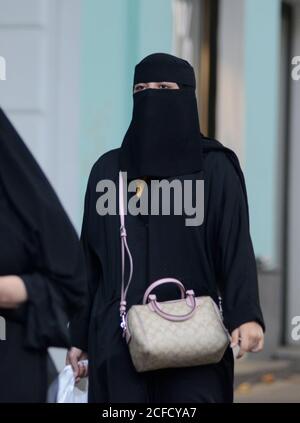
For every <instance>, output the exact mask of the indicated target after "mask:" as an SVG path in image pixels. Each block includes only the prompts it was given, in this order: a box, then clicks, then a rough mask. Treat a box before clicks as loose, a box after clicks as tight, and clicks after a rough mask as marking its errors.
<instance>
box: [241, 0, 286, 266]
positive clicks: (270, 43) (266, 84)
mask: <svg viewBox="0 0 300 423" xmlns="http://www.w3.org/2000/svg"><path fill="white" fill-rule="evenodd" d="M280 5H281V2H280V0H263V1H262V0H246V7H245V69H246V70H245V72H246V74H245V90H246V168H245V177H246V181H247V189H248V195H249V203H250V219H251V220H250V224H251V234H252V239H253V244H254V248H255V252H256V254H257V255H261V256H263V257H266V258H267V259H270V260H271V263H273V264H275V261H276V230H277V228H276V176H277V175H276V172H277V169H276V166H277V161H276V160H277V152H278V135H277V134H278V109H279V107H278V101H279V98H278V91H279V90H278V87H279V69H280V67H279V54H280Z"/></svg>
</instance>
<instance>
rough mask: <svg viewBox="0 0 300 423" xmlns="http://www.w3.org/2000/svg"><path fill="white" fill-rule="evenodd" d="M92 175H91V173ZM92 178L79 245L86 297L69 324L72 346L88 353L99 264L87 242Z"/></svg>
mask: <svg viewBox="0 0 300 423" xmlns="http://www.w3.org/2000/svg"><path fill="white" fill-rule="evenodd" d="M91 174H92V173H91ZM91 181H92V176H91V175H90V178H89V182H88V185H87V190H86V194H85V202H84V215H83V223H82V229H81V237H80V239H81V245H82V247H83V251H84V257H85V268H86V278H87V285H88V290H87V297H86V302H85V307H84V309H83V310H82V311H81V312H79V313H77V315H76V316H75V317H74V318H73V319H72V321H71V323H70V330H71V339H72V346H74V347H77V348H80V349H82V350H83V351H86V352H87V351H88V332H89V322H90V315H91V309H92V304H93V298H94V295H95V292H96V289H97V286H98V285H99V283H100V278H101V274H102V271H101V263H100V260H99V259H98V257H97V256H96V255H95V253H94V251H93V249H92V248H91V245H90V242H89V228H90V227H91V226H92V221H93V215H94V214H95V210H96V205H95V204H94V205H93V204H92V192H91V187H92V182H91ZM93 207H94V208H93Z"/></svg>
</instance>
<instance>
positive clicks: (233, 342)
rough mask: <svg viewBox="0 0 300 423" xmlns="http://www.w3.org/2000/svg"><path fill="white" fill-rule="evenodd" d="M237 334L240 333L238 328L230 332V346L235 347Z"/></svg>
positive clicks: (237, 340)
mask: <svg viewBox="0 0 300 423" xmlns="http://www.w3.org/2000/svg"><path fill="white" fill-rule="evenodd" d="M239 335H240V330H239V328H237V329H235V330H234V331H233V332H232V334H231V344H230V346H231V348H234V347H236V346H237V345H238V344H239Z"/></svg>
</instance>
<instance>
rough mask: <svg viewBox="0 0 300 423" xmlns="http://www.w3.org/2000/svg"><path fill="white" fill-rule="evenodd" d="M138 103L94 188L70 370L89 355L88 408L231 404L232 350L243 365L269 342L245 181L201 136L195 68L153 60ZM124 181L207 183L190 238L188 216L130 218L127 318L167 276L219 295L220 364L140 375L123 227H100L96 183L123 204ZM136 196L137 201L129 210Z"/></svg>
mask: <svg viewBox="0 0 300 423" xmlns="http://www.w3.org/2000/svg"><path fill="white" fill-rule="evenodd" d="M174 84H175V85H174ZM133 96H134V107H133V115H132V120H131V123H130V126H129V128H128V130H127V132H126V134H125V137H124V140H123V143H122V146H121V147H120V148H117V149H114V150H112V151H109V152H107V153H106V154H104V155H102V156H101V157H100V158H99V159H98V160H97V161H96V163H95V164H94V166H93V168H92V170H91V173H90V176H89V180H88V185H87V191H86V196H85V208H84V218H83V225H82V232H81V240H82V244H83V247H84V251H85V257H86V265H87V272H88V275H87V277H88V286H89V301H88V303H87V307H86V309H85V311H84V312H83V313H79V314H78V315H77V316H76V318H74V319H73V321H72V322H71V332H72V341H73V346H74V347H73V348H72V349H71V350H70V351H69V353H68V356H67V362H71V363H72V365H73V368H74V371H75V374H76V376H77V379H79V378H80V377H82V376H85V375H86V374H87V369H84V368H78V365H77V362H78V360H80V359H82V358H83V357H86V354H87V355H88V359H89V366H88V374H89V402H99V403H101V402H109V403H117V402H124V403H130V402H144V403H148V402H158V403H162V402H195V403H200V402H229V403H230V402H232V401H233V376H234V357H233V352H232V348H233V347H234V346H236V345H238V344H239V346H240V351H239V357H241V356H242V355H243V354H244V352H245V351H253V352H255V351H260V350H261V349H262V347H263V332H264V331H265V324H264V319H263V315H262V311H261V307H260V302H259V293H258V281H257V269H256V262H255V256H254V251H253V246H252V241H251V237H250V225H249V211H248V200H247V192H246V186H245V181H244V177H243V173H242V170H241V168H240V165H239V161H238V159H237V156H236V155H235V154H234V152H233V151H232V150H230V149H228V148H226V147H224V146H223V145H222V144H221V143H220V142H218V141H216V140H212V139H208V138H206V137H204V136H203V134H202V133H201V132H200V127H199V121H198V111H197V102H196V96H195V76H194V71H193V68H192V67H191V66H190V64H189V63H188V62H186V61H185V60H182V59H179V58H176V57H175V56H172V55H168V54H162V53H156V54H152V55H150V56H147V57H146V58H145V59H143V60H142V61H141V62H140V63H139V64H138V65H137V66H136V68H135V75H134V95H133ZM120 170H122V171H124V172H127V177H128V180H135V179H136V178H139V179H144V180H145V181H146V183H149V182H150V181H152V180H153V179H158V180H161V179H167V180H169V181H171V180H172V179H174V178H176V179H179V180H180V181H182V182H183V181H185V180H191V181H193V182H196V181H197V180H204V220H203V222H202V224H201V225H198V226H186V225H185V223H184V222H185V220H184V219H185V218H186V217H187V216H186V215H185V213H183V214H182V215H175V214H170V215H163V214H162V213H160V214H159V215H154V214H153V215H152V214H151V213H149V214H147V215H136V216H135V215H131V214H130V213H128V214H127V215H126V216H125V222H126V231H127V241H128V245H129V248H130V251H131V254H132V257H133V263H134V264H133V276H132V281H131V283H130V287H129V290H128V292H127V310H128V309H129V308H130V307H131V305H133V304H141V303H142V299H143V295H144V293H145V290H146V288H147V287H148V286H149V285H150V283H152V282H153V281H155V280H156V279H159V278H163V277H166V276H171V277H174V278H177V279H179V280H180V281H181V282H182V283H183V284H184V286H185V287H186V289H193V290H194V292H195V295H196V296H200V295H210V296H211V297H212V298H213V299H214V300H215V301H216V303H218V297H219V295H220V296H221V298H222V306H223V316H224V323H225V325H226V327H227V329H228V330H229V332H230V333H231V335H232V343H231V345H230V346H229V347H228V348H227V350H226V352H225V354H224V356H223V358H222V360H221V361H220V362H219V363H216V364H210V365H202V366H192V367H184V368H167V369H159V370H154V371H147V372H137V371H136V370H135V368H134V366H133V363H132V360H131V357H130V353H129V350H128V346H127V344H126V342H125V339H124V338H122V333H121V332H122V330H121V328H120V313H119V307H120V304H119V303H120V297H121V292H120V291H121V246H120V233H119V229H120V221H119V215H118V214H115V215H114V214H106V215H100V214H98V210H97V207H96V204H97V201H98V200H99V197H100V193H99V192H98V190H97V188H96V187H97V184H98V182H99V181H103V180H110V181H113V182H114V184H115V186H116V192H118V173H119V171H120ZM149 192H150V190H148V193H149ZM134 195H137V194H135V193H134V192H133V193H128V196H129V198H131V199H132V198H133V196H134ZM139 195H140V194H139ZM141 195H144V194H143V193H142V194H141ZM150 197H151V195H150ZM150 200H151V198H150ZM193 200H195V197H193ZM116 202H117V203H118V199H116ZM127 267H128V266H127ZM127 267H126V268H125V272H126V274H127V276H128V271H129V269H128V268H127ZM125 280H127V279H126V278H125ZM155 291H156V292H155V293H156V294H157V298H158V301H167V300H172V299H176V298H178V292H177V288H176V287H174V285H172V284H166V285H161V286H159V287H157V288H156V289H155Z"/></svg>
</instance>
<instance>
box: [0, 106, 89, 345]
mask: <svg viewBox="0 0 300 423" xmlns="http://www.w3.org/2000/svg"><path fill="white" fill-rule="evenodd" d="M0 182H1V185H2V188H3V192H4V193H5V198H7V202H8V205H9V207H10V210H11V212H10V211H9V209H8V211H7V213H11V215H12V214H14V215H17V216H18V219H19V220H20V222H22V228H24V233H25V232H26V245H27V247H26V249H27V254H26V260H27V261H26V263H25V265H24V266H23V267H22V268H23V269H24V272H23V273H24V274H20V273H18V276H20V277H21V278H22V279H23V280H24V283H25V285H26V289H27V291H28V297H29V299H28V301H27V302H26V305H25V306H24V307H23V308H22V310H23V313H20V312H19V313H18V314H19V315H20V316H21V315H22V319H23V321H24V323H25V330H24V345H26V346H27V347H30V348H35V349H45V348H47V347H48V346H58V347H67V346H70V338H69V330H68V327H67V324H68V321H69V320H70V318H71V317H72V316H73V314H74V313H75V312H77V311H78V310H79V309H80V307H82V306H83V305H84V300H85V292H86V291H85V271H84V256H83V253H82V249H81V245H80V243H79V240H78V237H77V234H76V232H75V230H74V228H73V226H72V224H71V222H70V220H69V219H68V217H67V215H66V213H65V211H64V209H63V207H62V205H61V203H60V202H59V200H58V198H57V196H56V194H55V192H54V190H53V189H52V187H51V185H50V184H49V182H48V180H47V178H46V176H45V175H44V173H43V172H42V170H41V169H40V167H39V165H38V164H37V162H36V161H35V159H34V158H33V156H32V155H31V153H30V151H29V150H28V148H27V147H26V145H25V144H24V142H23V141H22V139H21V138H20V136H19V135H18V133H17V131H16V130H15V128H14V127H13V125H12V124H11V123H10V121H9V119H8V118H7V116H6V115H5V114H4V112H3V111H2V110H1V109H0ZM1 219H4V221H5V220H6V219H5V216H1ZM9 219H11V217H10V216H7V220H9ZM7 236H8V237H9V236H10V235H9V234H7ZM0 242H1V244H0V245H2V247H1V248H2V249H3V248H5V242H6V243H9V239H8V240H5V239H3V238H2V237H1V234H0ZM4 266H5V263H2V268H4ZM17 268H18V266H15V268H14V269H13V268H11V269H7V268H6V267H5V269H6V270H5V272H10V273H9V274H16V273H13V272H14V271H15V269H17ZM2 274H3V273H2ZM6 274H7V273H6ZM4 276H5V274H4ZM1 313H2V312H1ZM10 314H11V315H12V316H13V315H14V312H11V313H9V312H8V315H10Z"/></svg>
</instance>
